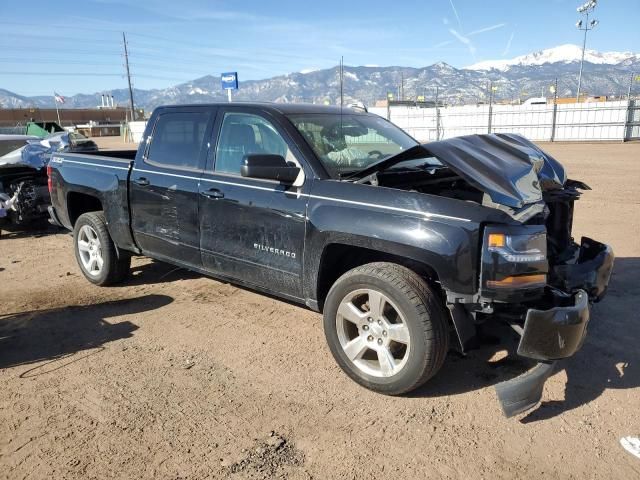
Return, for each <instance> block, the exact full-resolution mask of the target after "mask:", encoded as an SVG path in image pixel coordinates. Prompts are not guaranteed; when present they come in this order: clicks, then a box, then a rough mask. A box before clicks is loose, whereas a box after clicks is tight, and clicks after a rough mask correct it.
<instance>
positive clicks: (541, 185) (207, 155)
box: [48, 103, 614, 416]
mask: <svg viewBox="0 0 640 480" xmlns="http://www.w3.org/2000/svg"><path fill="white" fill-rule="evenodd" d="M48 174H49V189H50V194H51V201H52V208H51V209H50V215H51V217H52V221H53V222H55V223H57V224H59V225H62V226H64V227H66V228H68V229H70V230H73V247H74V250H75V255H76V258H77V261H78V264H79V266H80V269H81V270H82V273H83V274H84V276H85V277H86V278H87V279H88V280H89V281H90V282H93V283H95V284H98V285H107V284H112V283H116V282H119V281H121V280H123V279H124V278H125V276H126V274H127V272H128V270H129V266H130V259H131V255H132V254H141V255H146V256H149V257H152V258H154V259H158V260H161V261H166V262H169V263H172V264H175V265H178V266H181V267H185V268H188V269H190V270H194V271H197V272H201V273H203V274H205V275H210V276H213V277H216V278H219V279H223V280H228V281H230V282H234V283H237V284H241V285H245V286H247V287H249V288H252V289H255V290H260V291H264V292H267V293H269V294H273V295H276V296H279V297H282V298H286V299H288V300H291V301H295V302H299V303H302V304H306V305H307V306H308V307H309V308H311V309H314V310H317V311H320V312H322V313H323V316H324V331H325V335H326V339H327V342H328V345H329V348H330V349H331V352H332V354H333V356H334V357H335V359H336V361H337V362H338V364H339V365H340V367H341V368H342V369H343V370H344V371H345V372H346V373H347V374H348V375H349V376H350V377H351V378H352V379H353V380H355V381H356V382H358V383H360V384H362V385H364V386H365V387H367V388H370V389H372V390H375V391H377V392H381V393H385V394H390V395H398V394H403V393H406V392H409V391H411V390H413V389H415V388H417V387H419V386H420V385H422V384H424V383H425V382H426V381H427V380H428V379H429V378H431V377H432V376H433V375H434V374H435V373H436V372H437V371H438V370H439V369H440V367H441V366H442V364H443V362H444V360H445V356H446V355H447V352H448V350H449V344H450V340H451V342H452V344H453V346H454V347H455V348H457V349H458V350H460V351H462V352H465V351H466V350H467V349H468V348H470V346H472V345H473V344H474V343H477V342H476V337H477V331H478V327H479V326H480V325H482V324H483V323H485V322H489V321H495V320H501V321H505V322H508V323H509V324H510V325H512V326H513V328H514V330H516V331H517V332H518V333H519V334H520V335H521V338H520V341H519V344H518V350H517V352H518V354H519V355H521V356H524V357H527V358H530V359H534V360H536V361H537V362H538V363H537V365H536V366H534V367H533V368H532V369H531V370H530V371H528V372H526V373H524V374H523V375H521V376H519V377H517V378H514V379H512V380H509V381H506V382H503V383H500V384H498V385H497V386H496V390H497V393H498V397H499V400H500V403H501V406H502V409H503V412H504V413H505V414H506V415H507V416H511V415H515V414H516V413H519V412H522V411H524V410H526V409H529V408H531V407H533V406H535V404H536V403H537V402H538V401H539V400H540V398H541V395H542V388H543V385H544V383H545V381H546V379H547V378H548V376H549V375H550V374H551V372H552V369H553V365H554V362H555V361H556V360H559V359H562V358H566V357H569V356H571V355H573V354H574V353H575V352H576V351H577V350H578V349H579V348H580V346H581V345H582V343H583V340H584V336H585V333H586V327H587V323H588V320H589V308H590V304H591V302H597V301H599V300H600V299H601V298H602V297H603V295H604V294H605V291H606V288H607V284H608V282H609V277H610V274H611V270H612V268H613V259H614V257H613V253H612V251H611V249H610V248H609V247H608V246H606V245H604V244H602V243H599V242H597V241H594V240H591V239H589V238H583V239H582V241H581V242H580V244H577V243H575V242H574V240H573V238H572V236H571V229H572V216H573V207H574V201H575V200H576V199H578V197H579V196H580V190H585V189H588V188H589V187H587V186H586V185H585V184H583V183H581V182H579V181H575V180H569V179H567V178H566V174H565V171H564V169H563V168H562V166H561V165H560V164H559V163H558V162H557V161H556V160H555V159H553V158H552V157H551V156H550V155H548V154H546V153H544V152H543V151H542V150H540V149H539V148H538V147H537V146H536V145H534V144H533V143H531V142H529V141H527V140H526V139H524V138H523V137H520V136H517V135H507V134H492V135H470V136H465V137H458V138H452V139H449V140H443V141H439V142H433V143H429V144H424V145H421V144H419V143H418V142H416V141H415V140H414V139H413V138H411V137H410V136H409V135H407V134H406V133H404V132H403V131H402V130H400V129H399V128H397V127H395V126H394V125H393V124H391V123H389V122H388V121H386V120H385V119H383V118H381V117H379V116H376V115H372V114H369V113H366V112H364V111H359V110H356V109H346V108H345V109H340V108H336V107H325V106H316V105H293V104H289V105H281V104H260V103H251V104H249V103H247V104H242V103H237V104H235V103H230V104H213V105H188V106H167V107H160V108H157V109H156V110H155V111H154V113H153V115H152V116H151V118H150V120H149V122H148V125H147V129H146V132H145V134H144V137H143V139H142V142H141V144H140V147H139V148H138V151H137V152H133V151H131V152H100V153H98V154H73V153H61V154H55V155H54V156H53V157H52V159H51V161H50V163H49V167H48Z"/></svg>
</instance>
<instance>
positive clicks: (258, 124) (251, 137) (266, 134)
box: [214, 112, 292, 175]
mask: <svg viewBox="0 0 640 480" xmlns="http://www.w3.org/2000/svg"><path fill="white" fill-rule="evenodd" d="M252 153H262V154H274V155H281V156H282V157H284V158H285V159H287V160H289V158H290V157H291V156H292V154H291V152H290V150H289V147H288V146H287V142H285V140H284V139H283V138H282V136H281V135H280V134H279V133H278V131H277V130H276V128H275V127H274V126H273V124H272V123H271V122H269V121H268V120H267V119H265V118H263V117H261V116H259V115H253V114H250V113H233V112H228V113H225V115H224V119H223V121H222V128H221V129H220V136H219V140H218V145H217V147H216V159H215V167H214V170H215V171H216V172H223V173H233V174H236V175H240V167H241V166H242V162H243V160H244V156H245V155H249V154H252Z"/></svg>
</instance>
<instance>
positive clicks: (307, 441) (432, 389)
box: [0, 144, 640, 479]
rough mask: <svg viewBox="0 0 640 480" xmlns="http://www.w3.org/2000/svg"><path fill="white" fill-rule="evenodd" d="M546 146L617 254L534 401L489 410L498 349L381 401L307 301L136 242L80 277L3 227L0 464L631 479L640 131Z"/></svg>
mask: <svg viewBox="0 0 640 480" xmlns="http://www.w3.org/2000/svg"><path fill="white" fill-rule="evenodd" d="M544 148H547V149H548V151H549V152H550V153H552V154H553V155H555V156H556V158H558V159H560V160H561V161H562V162H564V164H565V165H566V166H567V168H568V171H569V174H570V177H571V178H576V179H581V180H583V181H585V182H586V183H588V184H589V185H591V187H592V188H593V191H591V192H587V193H585V195H584V196H583V198H582V199H581V200H580V201H579V202H578V203H577V211H576V215H575V233H576V236H577V237H579V236H580V235H581V234H588V235H590V236H592V237H594V238H596V239H599V240H602V241H605V242H607V243H610V244H612V245H613V248H614V250H615V252H616V255H617V260H616V267H615V270H614V275H613V278H612V282H611V285H610V290H609V295H608V297H607V298H606V299H605V300H604V301H603V302H602V303H600V304H598V305H596V306H595V308H594V309H593V312H592V321H591V324H590V332H589V335H588V339H587V341H586V343H585V345H584V347H583V349H582V351H581V352H579V354H578V355H577V356H575V357H574V358H572V359H570V360H568V361H565V362H563V363H561V364H560V365H559V366H558V368H557V372H556V373H555V374H554V375H553V376H552V377H551V378H550V379H549V381H548V382H547V384H546V387H545V390H544V396H543V402H542V404H541V405H540V407H539V408H537V409H536V410H534V411H531V412H529V413H526V414H522V415H520V416H518V417H516V418H513V419H505V418H503V417H502V414H501V412H500V408H499V406H498V403H497V400H496V395H495V392H494V389H493V385H494V384H495V383H497V382H499V381H502V380H505V379H508V378H512V377H513V376H515V375H517V374H518V373H520V372H522V371H523V370H524V369H526V368H527V365H526V364H525V363H523V362H522V361H520V360H518V359H517V358H514V357H505V350H504V346H485V347H482V348H480V349H479V350H475V351H473V352H471V353H470V354H469V355H468V356H467V357H460V356H458V355H456V354H454V353H450V354H449V356H448V357H447V361H446V363H445V365H444V367H443V369H442V370H441V372H440V373H439V374H438V375H437V376H436V377H435V378H434V379H433V380H432V381H431V382H430V383H428V384H427V385H426V386H425V387H423V388H422V389H420V390H419V391H418V392H416V393H414V394H413V395H411V396H407V397H401V398H391V397H385V396H382V395H378V394H375V393H372V392H370V391H368V390H365V389H363V388H361V387H359V386H358V385H356V384H355V383H354V382H352V381H350V380H349V379H348V378H347V376H346V375H344V374H343V373H342V372H341V371H340V370H339V369H338V367H337V366H336V364H335V362H334V361H333V359H332V357H331V355H330V353H329V350H328V348H327V347H326V346H325V341H324V336H323V333H322V328H321V317H320V315H319V314H317V313H314V312H311V311H309V310H306V309H304V308H301V307H298V306H294V305H291V304H288V303H284V302H281V301H279V300H276V299H272V298H269V297H265V296H262V295H259V294H257V293H253V292H251V291H249V290H245V289H242V288H238V287H235V286H233V285H229V284H226V283H220V282H217V281H215V280H212V279H209V278H205V277H202V276H199V275H196V274H192V273H189V272H186V271H184V270H176V269H174V268H173V267H170V266H167V265H164V264H161V263H157V262H153V261H150V260H147V259H144V258H137V259H134V264H133V265H134V267H133V276H132V277H131V279H130V280H128V281H127V282H126V283H125V284H124V285H122V286H117V287H111V288H100V287H95V286H92V285H90V284H89V283H88V282H87V281H86V280H85V279H84V278H83V277H82V275H81V274H80V272H79V270H78V267H77V266H76V264H75V260H74V257H73V252H72V245H71V238H70V236H69V235H68V234H67V233H65V232H60V231H56V230H51V229H48V230H45V231H41V232H38V233H37V234H36V235H34V234H33V232H29V233H27V232H8V233H7V232H6V231H5V232H3V234H2V238H1V239H0V298H1V301H0V477H1V478H7V479H22V478H30V479H45V478H47V479H48V478H55V479H61V478H65V479H76V478H77V479H80V478H82V479H93V478H100V479H103V478H123V479H134V478H136V479H137V478H168V479H169V478H171V479H178V478H181V479H200V478H231V479H245V478H247V479H257V478H291V479H309V478H315V479H325V478H344V479H352V478H354V479H365V478H367V479H371V478H407V479H414V478H415V479H417V478H434V479H435V478H451V479H469V478H472V479H476V478H478V479H480V478H486V479H507V478H526V479H529V478H530V479H540V478H554V479H555V478H559V479H565V478H576V479H583V478H603V479H604V478H606V479H631V478H640V461H639V460H637V459H636V458H634V457H632V456H631V455H629V454H628V453H627V452H625V451H624V450H623V449H622V448H621V447H620V446H619V444H618V441H619V439H620V437H622V436H624V435H628V434H640V369H639V363H640V348H639V345H640V315H639V314H638V304H637V302H638V300H639V299H640V240H639V238H640V228H639V224H640V186H639V183H640V182H639V181H640V144H624V145H622V144H576V145H570V144H569V145H567V144H564V145H563V144H554V145H549V144H547V145H544ZM497 332H498V333H499V334H500V335H501V336H502V337H504V339H505V342H506V343H505V345H506V346H508V347H509V348H510V349H511V350H513V347H514V346H515V344H516V339H515V338H514V335H513V334H511V333H510V332H509V331H507V330H505V329H502V328H498V329H497Z"/></svg>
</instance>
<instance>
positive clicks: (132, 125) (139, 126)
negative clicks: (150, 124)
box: [128, 121, 147, 143]
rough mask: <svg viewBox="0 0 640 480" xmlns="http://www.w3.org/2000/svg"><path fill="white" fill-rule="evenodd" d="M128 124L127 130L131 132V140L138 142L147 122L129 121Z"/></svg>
mask: <svg viewBox="0 0 640 480" xmlns="http://www.w3.org/2000/svg"><path fill="white" fill-rule="evenodd" d="M128 125H129V131H130V132H131V140H132V141H133V142H134V143H140V140H142V135H143V134H144V129H145V128H146V127H147V122H146V121H138V122H129V123H128Z"/></svg>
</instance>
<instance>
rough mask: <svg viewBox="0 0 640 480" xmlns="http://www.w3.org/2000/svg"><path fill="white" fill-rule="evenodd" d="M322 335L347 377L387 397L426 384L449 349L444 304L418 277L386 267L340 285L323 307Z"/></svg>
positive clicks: (364, 269) (349, 276)
mask: <svg viewBox="0 0 640 480" xmlns="http://www.w3.org/2000/svg"><path fill="white" fill-rule="evenodd" d="M324 332H325V336H326V338H327V343H328V344H329V348H330V349H331V353H332V354H333V356H334V358H335V359H336V361H337V362H338V364H339V365H340V367H341V368H342V369H343V370H344V371H345V373H347V375H349V376H350V377H351V378H352V379H353V380H355V381H356V382H358V383H359V384H361V385H363V386H365V387H367V388H369V389H371V390H374V391H376V392H380V393H384V394H387V395H400V394H403V393H407V392H410V391H411V390H414V389H416V388H418V387H419V386H421V385H422V384H424V383H425V382H426V381H427V380H428V379H430V378H431V377H432V376H433V375H435V374H436V372H437V371H438V370H439V369H440V367H441V366H442V364H443V363H444V359H445V357H446V354H447V351H448V348H449V329H448V322H447V317H446V314H445V311H444V307H443V305H442V301H441V300H440V299H439V298H438V296H437V295H436V293H435V292H434V291H433V290H432V289H431V287H430V286H429V285H428V284H427V283H426V282H425V281H424V280H423V279H422V278H421V277H420V276H418V275H417V274H416V273H415V272H413V271H412V270H409V269H408V268H405V267H402V266H400V265H397V264H393V263H386V262H378V263H369V264H366V265H363V266H360V267H357V268H354V269H353V270H350V271H349V272H347V273H345V274H344V275H343V276H342V277H340V278H339V279H338V280H337V281H336V283H335V284H334V285H333V287H331V290H330V291H329V294H328V295H327V299H326V302H325V308H324Z"/></svg>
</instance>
